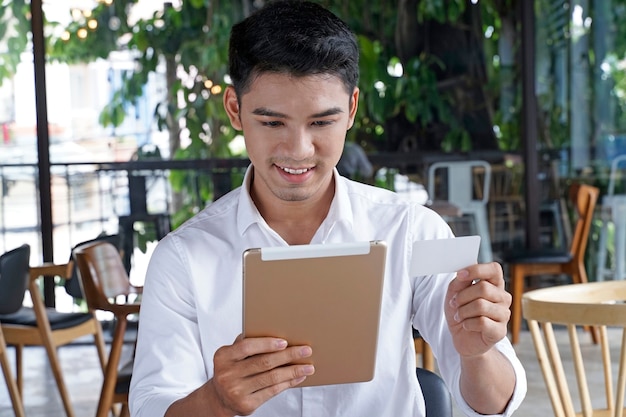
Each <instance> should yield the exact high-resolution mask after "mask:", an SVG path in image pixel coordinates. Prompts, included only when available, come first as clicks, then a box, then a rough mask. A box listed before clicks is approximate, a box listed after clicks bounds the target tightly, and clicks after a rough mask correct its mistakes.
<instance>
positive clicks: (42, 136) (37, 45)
mask: <svg viewBox="0 0 626 417" xmlns="http://www.w3.org/2000/svg"><path fill="white" fill-rule="evenodd" d="M41 3H42V0H32V1H31V3H30V12H31V16H32V17H31V31H32V35H33V64H34V68H35V106H36V110H37V153H38V156H39V158H38V171H39V210H40V213H41V240H42V246H43V261H44V262H52V261H53V258H54V255H53V254H54V251H53V249H54V248H53V243H52V228H53V226H52V189H51V180H50V150H49V145H50V137H49V132H48V104H47V100H46V44H45V40H44V34H43V20H44V19H43V9H42V4H41ZM43 296H44V300H45V303H46V306H48V307H54V304H55V301H54V280H53V277H45V278H44V287H43Z"/></svg>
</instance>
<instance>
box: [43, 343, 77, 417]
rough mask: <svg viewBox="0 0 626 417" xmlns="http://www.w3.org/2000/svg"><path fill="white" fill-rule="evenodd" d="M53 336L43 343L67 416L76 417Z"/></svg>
mask: <svg viewBox="0 0 626 417" xmlns="http://www.w3.org/2000/svg"><path fill="white" fill-rule="evenodd" d="M51 337H52V336H51V335H50V338H48V339H46V338H44V343H43V344H44V347H45V348H46V353H47V354H48V361H49V362H50V368H52V374H53V375H54V379H55V381H56V383H57V389H58V390H59V394H60V395H61V401H62V402H63V407H64V408H65V414H67V417H74V408H73V407H72V402H71V401H70V396H69V393H68V392H67V387H66V386H65V380H64V379H63V372H62V371H61V363H60V361H59V356H58V355H57V351H56V347H55V346H53V345H52V342H51Z"/></svg>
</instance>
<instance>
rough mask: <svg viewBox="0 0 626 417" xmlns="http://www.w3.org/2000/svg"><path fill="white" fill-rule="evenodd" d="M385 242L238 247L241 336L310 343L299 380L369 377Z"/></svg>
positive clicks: (373, 361) (339, 381)
mask: <svg viewBox="0 0 626 417" xmlns="http://www.w3.org/2000/svg"><path fill="white" fill-rule="evenodd" d="M386 252H387V246H386V244H385V242H382V241H371V242H355V243H341V244H334V243H333V244H324V245H295V246H286V247H272V248H254V249H247V250H246V251H244V253H243V334H244V337H263V336H273V337H281V338H284V339H285V340H287V342H288V343H289V345H309V346H311V348H312V350H313V355H312V356H311V357H309V358H305V359H303V360H302V361H301V362H298V363H312V364H313V365H315V374H314V375H311V376H309V377H307V379H306V380H305V381H304V382H303V383H302V384H300V385H299V386H315V385H328V384H342V383H352V382H364V381H370V380H371V379H372V378H373V377H374V369H375V366H376V348H377V341H378V326H379V323H380V308H381V299H382V291H383V280H384V276H385V257H386Z"/></svg>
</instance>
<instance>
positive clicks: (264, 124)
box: [261, 120, 283, 127]
mask: <svg viewBox="0 0 626 417" xmlns="http://www.w3.org/2000/svg"><path fill="white" fill-rule="evenodd" d="M261 125H262V126H267V127H279V126H282V125H283V122H279V121H278V120H273V121H270V122H261Z"/></svg>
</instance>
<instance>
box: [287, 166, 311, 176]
mask: <svg viewBox="0 0 626 417" xmlns="http://www.w3.org/2000/svg"><path fill="white" fill-rule="evenodd" d="M281 169H282V170H283V171H285V172H286V173H288V174H293V175H300V174H304V173H305V172H307V171H308V170H309V168H303V169H292V168H284V167H281Z"/></svg>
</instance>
